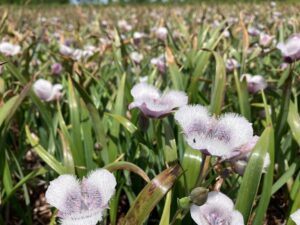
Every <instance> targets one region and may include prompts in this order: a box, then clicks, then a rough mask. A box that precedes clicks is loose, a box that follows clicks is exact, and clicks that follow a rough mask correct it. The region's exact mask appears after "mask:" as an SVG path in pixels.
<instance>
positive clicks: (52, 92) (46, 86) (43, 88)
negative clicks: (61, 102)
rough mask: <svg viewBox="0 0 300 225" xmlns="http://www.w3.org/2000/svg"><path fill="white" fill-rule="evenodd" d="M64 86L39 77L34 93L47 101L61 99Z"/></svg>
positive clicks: (34, 86) (34, 85)
mask: <svg viewBox="0 0 300 225" xmlns="http://www.w3.org/2000/svg"><path fill="white" fill-rule="evenodd" d="M62 88H63V86H62V85H61V84H54V85H52V84H51V83H50V82H49V81H47V80H44V79H39V80H37V81H36V82H35V83H34V84H33V91H34V93H35V94H36V95H37V96H38V97H39V98H40V99H41V100H43V101H46V102H50V101H53V100H56V99H60V98H61V96H62V93H61V90H62Z"/></svg>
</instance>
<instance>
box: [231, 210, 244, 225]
mask: <svg viewBox="0 0 300 225" xmlns="http://www.w3.org/2000/svg"><path fill="white" fill-rule="evenodd" d="M244 224H245V223H244V218H243V216H242V214H241V213H240V212H239V211H237V210H234V211H233V213H232V214H231V223H230V225H244Z"/></svg>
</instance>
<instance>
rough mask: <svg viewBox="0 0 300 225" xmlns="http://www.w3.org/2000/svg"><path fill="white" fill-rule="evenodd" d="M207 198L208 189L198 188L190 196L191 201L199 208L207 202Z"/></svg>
mask: <svg viewBox="0 0 300 225" xmlns="http://www.w3.org/2000/svg"><path fill="white" fill-rule="evenodd" d="M207 196H208V189H206V188H204V187H197V188H195V189H193V190H192V192H191V194H190V198H191V201H192V202H193V203H194V204H196V205H198V206H200V205H203V204H204V203H205V202H206V200H207Z"/></svg>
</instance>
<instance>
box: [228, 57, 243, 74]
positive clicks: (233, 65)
mask: <svg viewBox="0 0 300 225" xmlns="http://www.w3.org/2000/svg"><path fill="white" fill-rule="evenodd" d="M225 67H226V70H227V71H228V72H232V71H233V70H234V69H237V68H239V67H240V64H239V63H238V61H236V60H235V59H232V58H231V59H227V60H226V63H225Z"/></svg>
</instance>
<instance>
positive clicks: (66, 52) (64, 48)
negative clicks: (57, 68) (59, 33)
mask: <svg viewBox="0 0 300 225" xmlns="http://www.w3.org/2000/svg"><path fill="white" fill-rule="evenodd" d="M73 51H74V49H72V48H70V47H69V46H67V45H60V46H59V52H60V54H62V55H64V56H68V57H71V56H72V54H73Z"/></svg>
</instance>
